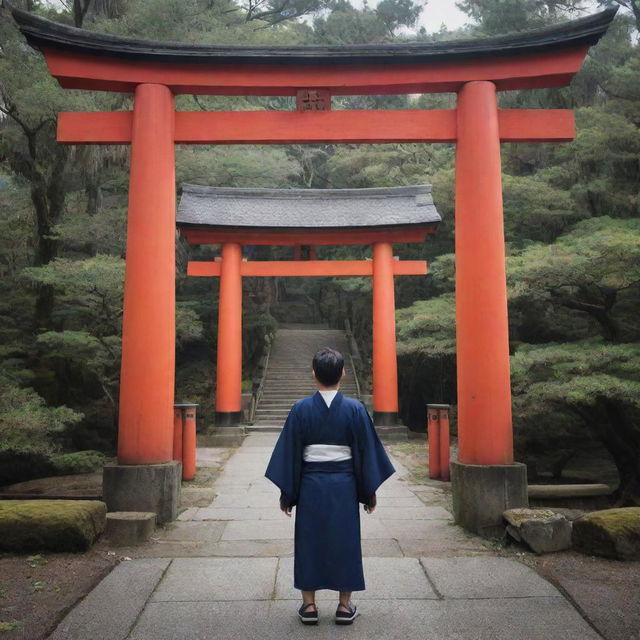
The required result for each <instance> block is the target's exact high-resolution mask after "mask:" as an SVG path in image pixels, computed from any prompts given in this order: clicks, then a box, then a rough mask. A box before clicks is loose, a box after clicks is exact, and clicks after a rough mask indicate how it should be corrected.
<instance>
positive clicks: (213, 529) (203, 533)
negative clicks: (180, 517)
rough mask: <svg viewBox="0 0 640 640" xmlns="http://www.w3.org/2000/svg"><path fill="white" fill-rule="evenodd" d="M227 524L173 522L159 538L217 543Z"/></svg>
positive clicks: (160, 533)
mask: <svg viewBox="0 0 640 640" xmlns="http://www.w3.org/2000/svg"><path fill="white" fill-rule="evenodd" d="M225 526H226V522H198V521H197V520H195V519H194V520H191V521H188V522H173V523H171V524H170V525H169V526H167V527H165V528H164V530H162V531H160V532H159V534H158V537H159V538H160V539H161V540H173V541H182V540H184V541H188V542H202V543H206V542H217V541H218V540H220V536H221V535H222V532H223V531H224V528H225Z"/></svg>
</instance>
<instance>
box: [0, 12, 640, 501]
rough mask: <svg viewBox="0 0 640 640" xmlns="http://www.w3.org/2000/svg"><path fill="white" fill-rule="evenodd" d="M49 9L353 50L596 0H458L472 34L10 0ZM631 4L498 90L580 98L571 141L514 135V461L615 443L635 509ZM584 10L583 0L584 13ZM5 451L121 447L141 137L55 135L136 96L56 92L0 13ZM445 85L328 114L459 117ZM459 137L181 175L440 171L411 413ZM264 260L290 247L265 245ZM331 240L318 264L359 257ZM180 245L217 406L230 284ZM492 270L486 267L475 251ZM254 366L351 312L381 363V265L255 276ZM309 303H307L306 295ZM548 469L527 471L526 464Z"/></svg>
mask: <svg viewBox="0 0 640 640" xmlns="http://www.w3.org/2000/svg"><path fill="white" fill-rule="evenodd" d="M14 4H15V5H18V6H21V7H22V8H25V9H27V10H30V11H34V12H37V13H38V14H40V15H43V16H45V17H48V18H50V19H53V20H56V21H60V22H64V23H66V24H71V25H76V26H82V27H83V28H85V29H91V30H95V31H100V32H107V33H113V34H120V35H127V36H135V37H139V38H155V39H160V40H178V41H184V42H199V43H221V44H225V43H228V44H231V43H232V44H246V43H255V44H287V45H293V44H299V45H303V44H342V43H367V42H394V41H407V40H422V41H433V40H443V39H457V38H465V37H475V38H477V37H483V36H487V35H496V34H503V33H509V32H517V31H522V30H525V29H530V28H536V27H540V26H545V25H548V24H553V23H555V22H561V21H564V20H567V19H572V18H575V17H579V16H580V15H583V14H584V13H585V10H586V9H592V4H589V3H586V2H582V1H580V0H461V1H459V2H457V3H456V4H457V5H458V7H459V8H460V9H462V10H463V11H464V12H465V13H466V14H467V16H468V24H467V25H466V26H465V27H464V28H461V29H459V30H456V31H449V30H447V29H446V28H444V27H441V25H438V24H434V23H433V22H432V21H430V13H429V4H428V2H418V1H416V0H381V2H379V3H378V4H377V5H375V6H373V5H368V4H366V3H365V4H364V6H360V7H356V6H355V5H353V4H351V3H350V2H349V1H348V0H144V1H142V2H134V1H133V0H74V1H73V2H72V1H71V0H68V1H66V0H65V1H60V2H48V1H47V0H22V1H21V2H20V1H18V0H15V1H14ZM599 4H600V5H601V6H603V7H604V6H608V5H614V4H617V5H620V11H619V12H618V16H617V17H616V19H615V21H614V23H613V25H612V27H611V29H610V31H609V32H608V34H607V35H606V36H605V37H604V38H603V39H602V41H601V42H600V43H599V44H598V45H597V46H595V47H593V48H592V49H591V50H590V52H589V55H588V57H587V59H586V61H585V64H584V65H583V68H582V70H581V71H580V72H579V73H578V75H577V76H576V78H575V79H574V81H573V82H572V84H571V85H570V86H569V87H566V88H560V89H549V90H535V91H511V92H504V93H502V94H500V102H501V106H503V107H523V108H525V107H527V108H570V109H573V110H574V111H575V114H576V122H577V136H576V139H575V140H574V141H573V142H570V143H567V144H561V145H528V144H505V145H503V146H502V154H503V155H502V157H503V176H504V209H505V236H506V241H507V270H508V288H509V313H510V339H511V353H512V372H513V385H512V386H513V394H514V420H515V429H516V448H517V455H518V459H521V460H525V461H527V462H531V461H533V462H536V463H537V464H538V466H543V467H544V466H545V465H547V466H550V467H552V468H554V469H556V470H557V467H558V460H566V459H569V458H570V457H571V456H572V455H575V453H576V452H579V451H581V450H582V449H584V448H589V447H593V446H596V445H597V446H600V447H604V449H605V450H606V451H607V452H608V453H609V454H610V455H611V456H612V459H613V460H614V462H615V464H616V466H617V468H618V471H619V474H620V477H621V480H622V482H621V487H620V491H619V492H618V494H617V498H618V499H619V501H620V502H625V503H629V502H636V503H637V502H638V501H639V500H640V421H639V418H640V393H639V392H640V388H638V387H639V382H638V381H639V380H640V321H639V320H638V309H639V303H640V257H639V256H640V254H639V252H638V246H639V244H640V46H639V44H638V42H639V40H638V39H639V33H638V27H639V25H640V3H639V2H638V0H618V1H617V2H615V1H611V2H607V1H605V0H599ZM587 5H589V6H587ZM0 14H1V15H0V45H1V52H0V276H1V279H0V360H1V361H2V368H1V369H0V451H1V452H3V453H4V454H8V453H10V452H14V453H16V455H17V454H18V453H20V452H24V451H29V450H33V451H34V452H38V453H40V454H42V453H48V454H50V455H53V454H55V453H61V452H73V451H76V450H87V449H97V450H101V451H104V452H106V453H113V450H114V445H115V437H116V431H117V404H118V375H119V357H120V331H121V327H120V325H121V315H122V278H123V264H124V262H123V257H124V238H125V224H126V201H127V180H128V149H127V148H125V147H118V146H105V147H92V146H87V147H66V146H62V145H57V144H56V142H55V122H56V114H57V112H58V111H61V110H66V111H73V110H113V109H123V108H128V107H129V106H130V104H131V96H129V95H126V94H125V95H120V94H108V93H98V92H78V91H64V90H62V89H60V88H59V87H58V85H57V84H56V82H55V81H54V80H53V79H52V78H51V77H50V75H49V73H48V71H47V69H46V66H45V64H44V62H43V59H42V56H41V55H40V54H39V53H38V52H36V51H34V50H32V49H30V48H29V47H27V46H26V45H25V43H24V40H23V39H22V37H21V36H20V34H19V33H18V32H17V30H16V28H15V26H14V24H13V22H12V20H11V19H10V16H9V14H8V12H7V11H3V10H0ZM454 104H455V96H453V95H451V94H435V95H421V96H388V97H384V96H352V97H341V98H337V99H335V100H334V107H335V108H351V109H363V108H378V109H389V108H394V109H405V108H424V109H430V108H450V107H452V106H454ZM177 106H178V108H180V109H190V110H197V109H207V110H216V109H290V108H292V104H291V99H290V98H278V97H273V98H257V97H253V98H251V97H250V98H229V97H204V96H200V97H193V96H180V97H179V98H178V100H177ZM454 181H455V171H454V147H453V145H450V144H440V145H413V144H394V145H343V146H332V145H313V146H302V145H290V146H272V147H264V146H263V147H251V146H249V147H178V149H177V183H178V187H179V185H180V184H181V183H182V182H192V183H197V184H211V185H216V186H236V187H240V186H246V187H280V188H291V187H314V188H326V187H333V188H342V187H376V186H397V185H408V184H421V183H425V182H426V183H431V184H432V185H433V190H434V197H435V201H436V204H437V206H438V210H439V211H440V213H441V215H442V217H443V222H442V224H441V225H440V229H439V231H438V233H437V234H436V235H435V236H434V237H432V238H430V239H429V240H428V241H427V242H426V243H425V244H424V245H420V246H414V245H402V246H401V245H398V246H396V252H397V253H398V254H399V255H400V256H401V257H403V258H414V259H418V258H422V259H427V260H429V262H430V276H429V277H427V278H402V279H400V278H399V279H398V280H397V284H396V299H397V306H398V313H397V321H398V340H399V343H398V349H399V364H400V384H401V398H402V411H403V417H404V419H405V420H406V421H407V422H408V423H410V424H411V425H412V426H413V427H414V428H422V427H421V422H422V420H423V416H424V404H425V402H427V401H431V402H449V403H451V404H455V313H454V302H455V297H454V290H455V263H454V256H453V233H454V215H453V214H454ZM255 251H256V252H257V254H259V255H260V256H261V257H262V258H263V259H264V258H266V257H269V256H274V257H276V256H277V257H283V256H286V255H287V254H286V251H285V250H284V249H282V248H277V247H275V248H272V249H268V248H262V249H255ZM367 251H368V249H367V248H360V247H351V248H345V247H335V248H324V249H322V250H321V256H320V257H327V258H328V257H341V258H346V257H363V256H365V255H367ZM213 253H215V248H214V249H211V248H202V249H197V250H194V249H193V248H187V247H186V245H184V244H182V243H179V245H178V271H179V275H178V281H177V292H178V294H177V295H178V306H177V308H178V311H177V324H178V339H177V391H176V393H177V397H178V398H180V399H185V400H192V401H197V402H200V403H201V405H202V408H201V414H200V415H201V416H202V423H203V424H204V425H206V424H207V423H208V421H210V418H211V416H212V413H213V412H212V409H213V405H212V402H213V400H212V398H213V384H214V382H213V381H214V380H215V370H214V363H215V340H214V337H215V335H216V311H217V309H216V302H215V301H216V293H217V292H216V287H217V284H216V283H212V282H211V281H210V280H209V279H204V278H194V279H189V278H187V277H186V275H185V269H184V266H185V263H186V260H187V256H190V257H194V258H196V259H203V258H204V257H210V256H211V255H213ZM479 268H481V265H479ZM244 286H245V294H246V295H245V300H246V303H245V309H244V333H245V341H244V343H245V353H244V356H245V365H246V368H245V376H246V377H247V378H250V376H251V373H252V367H253V364H254V363H255V361H256V360H257V358H258V356H259V352H260V349H261V347H262V339H263V337H264V335H265V334H266V333H268V332H272V331H273V329H274V327H275V322H276V320H275V319H274V318H280V319H283V318H287V317H291V314H294V315H295V309H296V307H295V303H296V298H297V300H298V302H299V303H300V304H299V305H298V308H299V310H300V312H301V313H303V312H304V308H307V309H308V308H310V307H309V304H308V303H311V308H313V309H314V310H315V311H314V313H315V314H316V315H318V316H320V317H322V318H324V319H325V320H326V321H327V322H329V323H331V324H332V325H334V326H342V324H343V323H344V320H346V319H348V320H349V321H350V323H351V326H352V327H353V330H354V333H355V335H356V337H357V339H358V341H359V343H360V345H361V350H362V353H363V355H364V357H365V360H366V358H367V356H370V351H371V345H370V335H371V318H370V316H371V314H370V304H371V291H370V282H369V281H368V280H365V279H352V280H338V279H329V278H323V279H317V280H309V281H306V282H303V283H301V282H296V283H292V282H288V281H271V280H269V279H261V280H260V281H258V279H256V280H247V281H246V282H245V285H244ZM292 305H293V306H292ZM532 468H533V466H532Z"/></svg>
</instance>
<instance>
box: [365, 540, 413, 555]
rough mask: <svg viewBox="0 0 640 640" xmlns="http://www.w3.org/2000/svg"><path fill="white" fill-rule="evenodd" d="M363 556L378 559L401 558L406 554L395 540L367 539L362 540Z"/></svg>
mask: <svg viewBox="0 0 640 640" xmlns="http://www.w3.org/2000/svg"><path fill="white" fill-rule="evenodd" d="M361 547H362V555H363V556H374V557H377V558H385V557H389V558H391V557H394V558H401V557H402V556H403V555H404V554H403V553H402V549H400V545H399V544H398V541H397V540H394V539H393V538H365V539H364V540H361Z"/></svg>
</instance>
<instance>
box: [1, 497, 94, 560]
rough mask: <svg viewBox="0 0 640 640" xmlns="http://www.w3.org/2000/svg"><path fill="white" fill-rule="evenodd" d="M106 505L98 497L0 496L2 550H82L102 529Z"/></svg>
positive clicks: (90, 543) (91, 542)
mask: <svg viewBox="0 0 640 640" xmlns="http://www.w3.org/2000/svg"><path fill="white" fill-rule="evenodd" d="M106 516H107V505H106V504H105V503H104V502H100V501H99V500H2V501H0V549H2V550H3V551H37V550H48V551H86V550H87V549H89V548H90V547H91V545H92V544H93V543H94V542H95V540H96V539H97V538H98V536H99V535H100V534H101V533H102V532H103V531H104V527H105V521H106Z"/></svg>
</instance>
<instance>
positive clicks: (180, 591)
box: [151, 558, 278, 609]
mask: <svg viewBox="0 0 640 640" xmlns="http://www.w3.org/2000/svg"><path fill="white" fill-rule="evenodd" d="M277 564H278V559H277V558H176V559H175V560H174V561H173V562H172V563H171V566H170V567H169V569H168V570H167V572H166V573H165V575H164V578H163V579H162V581H161V582H160V584H159V585H158V587H157V589H156V590H155V592H154V593H153V596H152V597H151V600H152V601H153V602H160V601H165V602H166V601H170V602H184V601H189V600H191V601H193V600H206V601H213V600H266V599H269V598H270V597H271V593H272V592H273V585H274V580H275V573H276V567H277ZM236 606H238V605H236ZM240 609H242V607H240Z"/></svg>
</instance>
